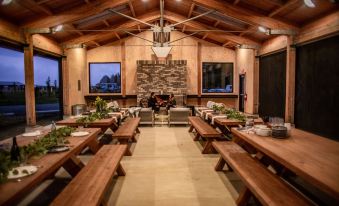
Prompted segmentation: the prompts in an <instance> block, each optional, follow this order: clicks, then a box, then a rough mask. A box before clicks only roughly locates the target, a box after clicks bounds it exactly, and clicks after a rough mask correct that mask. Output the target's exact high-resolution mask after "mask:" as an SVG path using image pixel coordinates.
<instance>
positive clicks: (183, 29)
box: [181, 25, 186, 33]
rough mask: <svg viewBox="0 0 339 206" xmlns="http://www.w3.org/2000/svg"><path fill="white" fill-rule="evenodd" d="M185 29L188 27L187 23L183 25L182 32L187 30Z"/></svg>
mask: <svg viewBox="0 0 339 206" xmlns="http://www.w3.org/2000/svg"><path fill="white" fill-rule="evenodd" d="M185 29H186V25H184V26H183V27H182V30H181V32H182V33H184V32H185Z"/></svg>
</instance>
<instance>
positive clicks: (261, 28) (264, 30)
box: [258, 26, 267, 33]
mask: <svg viewBox="0 0 339 206" xmlns="http://www.w3.org/2000/svg"><path fill="white" fill-rule="evenodd" d="M258 30H259V31H260V32H262V33H266V31H267V29H266V28H265V27H263V26H258Z"/></svg>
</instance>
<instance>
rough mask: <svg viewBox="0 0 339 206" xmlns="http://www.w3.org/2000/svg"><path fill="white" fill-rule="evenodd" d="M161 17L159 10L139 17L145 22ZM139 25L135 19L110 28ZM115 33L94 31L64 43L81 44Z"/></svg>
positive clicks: (125, 27)
mask: <svg viewBox="0 0 339 206" xmlns="http://www.w3.org/2000/svg"><path fill="white" fill-rule="evenodd" d="M159 18H160V13H159V11H153V12H149V13H147V14H145V15H142V16H139V17H138V19H140V20H141V21H145V22H151V21H154V20H157V19H159ZM138 25H140V22H137V21H134V20H128V21H126V22H125V23H123V24H120V25H111V27H109V28H110V29H127V28H132V27H136V26H138ZM114 33H116V32H112V31H107V32H93V33H90V34H86V35H83V36H81V37H78V38H74V39H71V40H68V41H65V42H63V43H62V44H81V43H86V42H89V41H95V40H97V39H102V38H105V37H107V36H111V35H112V34H114ZM114 35H115V34H114ZM115 36H116V35H115Z"/></svg>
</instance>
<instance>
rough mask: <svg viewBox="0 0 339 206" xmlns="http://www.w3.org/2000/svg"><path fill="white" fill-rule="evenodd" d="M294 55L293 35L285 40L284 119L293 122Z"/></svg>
mask: <svg viewBox="0 0 339 206" xmlns="http://www.w3.org/2000/svg"><path fill="white" fill-rule="evenodd" d="M295 56H296V51H295V47H294V37H293V36H289V37H288V40H287V55H286V57H287V59H286V100H285V101H286V106H285V121H286V122H290V123H294V100H295V63H296V62H295Z"/></svg>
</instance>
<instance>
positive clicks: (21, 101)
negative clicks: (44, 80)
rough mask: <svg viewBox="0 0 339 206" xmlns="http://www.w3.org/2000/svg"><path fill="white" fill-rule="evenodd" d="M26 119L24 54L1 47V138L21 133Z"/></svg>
mask: <svg viewBox="0 0 339 206" xmlns="http://www.w3.org/2000/svg"><path fill="white" fill-rule="evenodd" d="M25 121H26V107H25V72H24V54H23V52H22V51H20V50H15V49H11V48H5V47H0V130H1V131H0V139H2V138H5V137H8V136H12V135H15V134H19V133H21V132H22V131H23V129H24V126H23V125H24V124H25ZM19 124H20V125H21V126H22V127H21V128H19V127H16V126H17V125H19Z"/></svg>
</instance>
